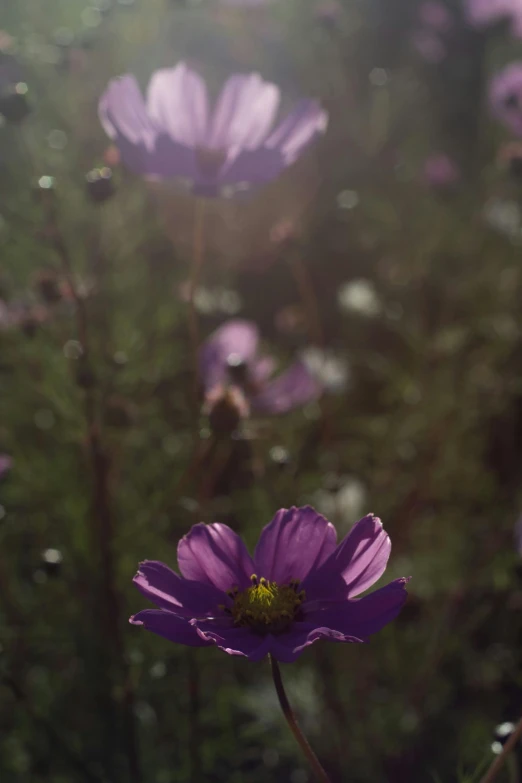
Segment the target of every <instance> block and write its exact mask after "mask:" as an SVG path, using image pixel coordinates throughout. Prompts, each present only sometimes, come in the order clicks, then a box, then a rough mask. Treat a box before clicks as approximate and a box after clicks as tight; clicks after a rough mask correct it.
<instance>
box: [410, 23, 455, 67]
mask: <svg viewBox="0 0 522 783" xmlns="http://www.w3.org/2000/svg"><path fill="white" fill-rule="evenodd" d="M411 40H412V43H413V46H414V48H415V49H416V51H417V52H418V53H419V54H420V56H421V57H422V58H423V59H424V60H426V62H428V63H432V64H433V65H435V64H437V63H440V62H442V61H443V60H444V58H445V57H446V55H447V54H448V50H447V48H446V44H445V43H444V42H443V41H442V40H441V37H440V35H439V34H438V33H437V32H433V31H432V30H423V29H421V30H415V31H414V32H413V33H412V38H411Z"/></svg>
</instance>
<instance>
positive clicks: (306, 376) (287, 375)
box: [252, 361, 322, 413]
mask: <svg viewBox="0 0 522 783" xmlns="http://www.w3.org/2000/svg"><path fill="white" fill-rule="evenodd" d="M321 392H322V387H321V384H320V383H319V381H318V380H317V379H316V378H315V377H314V376H313V375H312V373H311V372H310V370H309V369H308V367H307V366H306V364H305V363H304V362H302V361H297V362H295V363H294V364H292V365H291V366H290V367H289V368H288V369H287V370H285V372H283V373H281V375H279V376H278V377H277V378H275V380H273V381H271V382H270V383H268V384H267V385H266V386H265V388H264V389H263V391H262V392H260V394H258V395H256V396H255V397H254V398H253V399H252V407H253V408H255V409H256V410H258V411H260V412H264V413H287V412H288V411H290V410H292V409H293V408H298V407H299V406H301V405H306V404H307V403H309V402H312V401H313V400H316V399H317V398H318V397H320V395H321Z"/></svg>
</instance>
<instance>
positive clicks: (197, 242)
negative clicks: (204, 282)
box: [188, 198, 205, 406]
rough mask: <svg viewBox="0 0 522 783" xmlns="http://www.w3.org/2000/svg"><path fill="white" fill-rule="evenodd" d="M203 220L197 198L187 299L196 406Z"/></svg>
mask: <svg viewBox="0 0 522 783" xmlns="http://www.w3.org/2000/svg"><path fill="white" fill-rule="evenodd" d="M204 221H205V201H204V199H202V198H198V199H197V200H196V202H195V206H194V233H193V237H192V264H191V269H190V283H189V299H188V326H189V335H190V348H191V353H192V361H193V368H194V402H195V405H196V406H197V404H198V397H199V362H198V351H199V324H198V313H197V310H196V302H195V299H196V291H197V288H198V285H199V279H200V276H201V268H202V266H203V256H204V252H205V248H204V233H203V228H204Z"/></svg>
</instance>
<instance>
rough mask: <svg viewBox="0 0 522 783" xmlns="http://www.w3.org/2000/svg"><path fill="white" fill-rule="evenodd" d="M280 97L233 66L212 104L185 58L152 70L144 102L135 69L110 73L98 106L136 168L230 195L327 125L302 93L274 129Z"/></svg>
mask: <svg viewBox="0 0 522 783" xmlns="http://www.w3.org/2000/svg"><path fill="white" fill-rule="evenodd" d="M280 98H281V95H280V91H279V88H278V87H277V86H276V85H275V84H271V83H270V82H265V81H263V79H262V78H261V77H260V76H259V74H257V73H251V74H246V75H242V74H236V75H234V76H231V77H230V78H229V79H228V80H227V82H226V83H225V85H224V87H223V89H222V90H221V94H220V95H219V97H218V99H217V103H216V106H215V107H214V110H213V112H211V111H210V108H209V101H208V96H207V89H206V86H205V82H204V81H203V79H202V78H201V76H199V74H197V73H196V72H195V71H192V70H191V69H190V68H189V67H188V66H187V65H186V63H183V62H182V63H179V65H177V66H176V67H175V68H164V69H162V70H159V71H156V72H155V73H154V74H153V76H152V78H151V80H150V83H149V86H148V90H147V99H146V102H145V101H144V99H143V97H142V94H141V91H140V88H139V86H138V82H137V81H136V79H135V77H134V76H130V75H126V76H121V77H120V78H119V79H114V80H113V81H111V82H110V83H109V86H108V87H107V89H106V91H105V93H104V94H103V96H102V98H101V100H100V104H99V114H100V119H101V122H102V125H103V127H104V129H105V131H106V132H107V134H108V135H109V136H110V138H111V139H113V141H114V142H115V143H116V145H117V146H118V147H119V149H120V152H121V155H122V159H123V162H124V164H125V165H126V166H127V167H128V168H129V169H131V170H132V171H134V172H135V173H136V174H140V175H142V176H145V177H148V178H152V179H160V180H166V179H177V180H179V181H181V182H185V183H186V184H187V185H189V186H191V187H192V189H193V190H194V192H195V193H197V194H199V195H203V196H218V195H225V196H232V195H234V193H238V192H243V191H245V190H248V189H250V188H252V187H255V186H259V185H263V184H264V183H266V182H269V181H270V180H273V179H275V178H276V177H277V176H278V175H279V174H280V173H281V172H282V171H283V170H284V169H285V168H286V167H287V166H290V164H292V163H293V162H294V161H295V160H297V158H298V157H299V156H300V155H301V153H302V151H303V150H304V149H305V147H306V146H307V145H308V144H310V143H311V142H312V141H313V140H314V139H315V138H316V137H317V136H318V135H319V134H320V133H322V132H323V131H324V130H325V129H326V125H327V114H326V112H325V111H323V110H322V109H321V107H320V106H319V104H318V103H317V101H314V100H302V101H301V102H300V103H298V104H297V106H296V107H295V108H294V110H293V111H292V112H291V113H290V114H289V115H288V116H287V117H286V119H284V120H283V121H282V122H281V123H280V124H279V125H278V126H277V127H276V129H275V130H272V126H273V124H274V121H275V118H276V114H277V112H278V108H279V103H280Z"/></svg>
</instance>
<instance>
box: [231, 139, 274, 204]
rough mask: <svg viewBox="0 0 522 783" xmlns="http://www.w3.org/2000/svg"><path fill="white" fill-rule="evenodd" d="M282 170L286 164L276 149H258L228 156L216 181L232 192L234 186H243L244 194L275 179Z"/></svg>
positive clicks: (239, 190) (239, 191) (240, 191)
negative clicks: (228, 187)
mask: <svg viewBox="0 0 522 783" xmlns="http://www.w3.org/2000/svg"><path fill="white" fill-rule="evenodd" d="M284 168H286V163H285V161H284V159H283V157H282V155H281V153H280V151H279V150H277V149H268V148H267V147H260V148H259V149H257V150H242V151H241V152H239V153H237V152H234V153H231V154H230V155H229V156H228V158H227V161H226V163H225V164H224V166H223V168H222V169H221V170H220V172H219V174H218V180H219V184H220V185H221V186H227V185H230V186H231V187H232V191H233V190H234V185H238V186H239V185H241V186H242V187H243V186H244V187H245V190H244V193H248V191H249V190H250V189H254V188H255V187H259V186H260V185H265V184H266V183H267V182H271V181H272V180H274V179H277V177H278V176H279V175H280V173H281V172H282V171H283V169H284ZM247 186H248V187H247ZM242 192H243V191H242V190H241V188H238V193H242ZM232 195H234V192H233V193H232Z"/></svg>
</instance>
